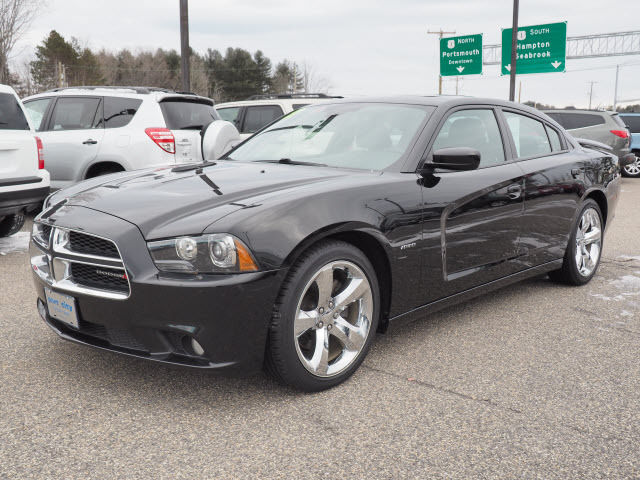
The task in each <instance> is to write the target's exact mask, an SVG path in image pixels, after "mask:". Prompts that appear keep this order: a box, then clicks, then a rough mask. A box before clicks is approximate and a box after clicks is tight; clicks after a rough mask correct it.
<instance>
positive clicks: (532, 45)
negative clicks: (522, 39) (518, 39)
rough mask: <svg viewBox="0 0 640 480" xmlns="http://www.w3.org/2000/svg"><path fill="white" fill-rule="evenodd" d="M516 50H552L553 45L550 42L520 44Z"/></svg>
mask: <svg viewBox="0 0 640 480" xmlns="http://www.w3.org/2000/svg"><path fill="white" fill-rule="evenodd" d="M516 48H517V49H518V50H537V49H538V48H551V43H549V42H533V43H519V44H518V45H517V47H516Z"/></svg>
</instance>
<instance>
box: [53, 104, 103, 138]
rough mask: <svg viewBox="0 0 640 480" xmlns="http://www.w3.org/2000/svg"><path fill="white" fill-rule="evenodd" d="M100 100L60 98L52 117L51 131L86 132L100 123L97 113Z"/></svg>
mask: <svg viewBox="0 0 640 480" xmlns="http://www.w3.org/2000/svg"><path fill="white" fill-rule="evenodd" d="M98 105H100V99H99V98H91V97H83V98H80V97H74V98H68V97H60V98H58V101H57V102H56V106H55V108H54V110H53V115H52V117H51V130H86V129H88V128H95V126H96V124H97V123H99V119H97V118H96V111H97V110H98Z"/></svg>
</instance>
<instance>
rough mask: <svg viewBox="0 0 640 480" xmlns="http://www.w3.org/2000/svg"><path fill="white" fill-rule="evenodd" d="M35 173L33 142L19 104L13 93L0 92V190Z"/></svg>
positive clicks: (35, 158)
mask: <svg viewBox="0 0 640 480" xmlns="http://www.w3.org/2000/svg"><path fill="white" fill-rule="evenodd" d="M37 170H38V156H37V151H36V141H35V138H34V135H33V131H32V130H31V127H30V126H29V123H28V121H27V118H26V116H25V114H24V111H23V110H22V106H21V104H20V101H19V100H18V99H17V97H16V96H15V95H14V94H13V93H9V92H0V187H1V186H2V182H3V181H5V180H7V181H8V180H11V179H15V178H23V177H30V176H34V175H35V174H36V173H37Z"/></svg>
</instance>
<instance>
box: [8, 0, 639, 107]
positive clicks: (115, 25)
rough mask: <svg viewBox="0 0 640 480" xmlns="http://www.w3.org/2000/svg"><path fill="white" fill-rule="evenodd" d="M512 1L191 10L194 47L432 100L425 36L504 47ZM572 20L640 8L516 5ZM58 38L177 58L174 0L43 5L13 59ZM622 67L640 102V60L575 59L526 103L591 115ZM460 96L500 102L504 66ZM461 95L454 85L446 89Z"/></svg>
mask: <svg viewBox="0 0 640 480" xmlns="http://www.w3.org/2000/svg"><path fill="white" fill-rule="evenodd" d="M511 9H512V0H491V1H489V0H391V1H390V0H385V1H378V0H317V1H315V2H302V1H300V0H297V1H292V0H190V2H189V17H190V44H191V47H192V48H193V49H194V50H196V51H198V52H200V53H204V52H205V51H206V50H207V48H215V49H218V50H220V51H222V52H224V50H225V49H226V48H227V47H241V48H244V49H247V50H249V51H251V52H254V51H255V50H257V49H260V50H262V51H263V52H264V53H265V55H266V56H268V57H269V58H270V59H271V61H272V62H273V63H274V65H275V64H276V63H277V62H278V61H280V60H282V59H284V58H289V59H292V60H295V61H297V62H299V63H301V62H303V61H306V62H307V63H309V64H310V65H312V66H313V68H314V70H315V71H317V72H318V73H319V74H322V75H323V76H325V77H327V78H328V79H329V80H330V83H331V85H332V88H331V93H334V94H341V95H348V96H354V95H379V94H404V93H408V94H421V95H432V94H436V93H437V88H438V78H437V74H438V71H439V64H438V48H439V43H438V39H437V36H436V35H428V34H427V30H438V29H439V28H443V29H444V30H445V31H456V32H457V33H458V34H473V33H483V34H484V43H485V44H494V43H499V42H500V32H501V28H506V27H510V26H511V15H512V10H511ZM559 21H567V35H568V36H575V35H587V34H597V33H609V32H618V31H630V30H636V29H640V28H639V27H638V26H637V24H638V22H639V21H640V0H616V1H615V2H605V1H602V0H520V25H534V24H540V23H551V22H559ZM52 29H55V30H57V31H58V32H59V33H60V34H62V35H63V36H64V37H65V38H67V39H69V38H70V37H71V36H74V37H77V38H78V39H80V41H81V43H83V44H87V45H88V46H89V47H91V48H92V49H96V50H98V49H101V48H106V49H108V50H114V51H115V50H118V49H120V48H124V47H126V48H129V49H132V50H139V49H156V48H158V47H161V48H165V49H171V48H175V49H176V50H178V51H179V49H180V29H179V1H178V0H154V1H149V0H126V1H125V0H109V1H94V0H92V1H83V2H81V1H77V0H73V1H72V0H48V1H47V5H46V7H45V8H43V10H42V12H41V14H40V15H39V16H38V17H37V18H36V20H35V21H34V23H33V25H32V27H31V29H30V31H29V32H28V34H27V35H25V37H24V39H23V41H22V42H21V43H20V44H19V45H18V46H17V48H16V51H15V52H14V57H15V60H16V61H17V60H22V59H24V58H25V57H28V56H32V55H33V49H34V47H35V46H36V45H37V44H38V43H40V42H41V41H42V39H43V38H44V37H45V36H46V35H47V34H48V32H49V31H50V30H52ZM616 64H622V65H625V66H624V67H622V68H621V70H620V72H621V75H620V82H619V95H618V97H619V98H621V99H639V100H640V81H638V78H640V55H636V56H621V57H611V58H604V59H586V60H569V61H568V65H567V72H566V73H556V74H553V73H550V74H538V75H521V76H519V77H518V79H519V80H521V81H522V101H526V100H536V101H538V102H543V103H551V104H555V105H558V106H564V105H576V106H582V107H586V106H587V103H588V100H589V95H588V92H589V82H591V81H595V82H597V83H596V84H594V87H593V106H598V105H608V104H611V103H612V102H613V87H614V80H615V65H616ZM459 88H460V93H461V94H464V95H474V96H488V97H499V98H505V97H507V96H508V93H509V83H508V77H501V76H500V71H499V66H497V65H496V66H484V74H483V75H475V76H467V77H461V82H460V84H459ZM443 89H444V93H449V94H453V93H455V81H454V80H451V79H447V80H445V81H444V87H443Z"/></svg>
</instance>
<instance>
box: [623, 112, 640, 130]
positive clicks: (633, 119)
mask: <svg viewBox="0 0 640 480" xmlns="http://www.w3.org/2000/svg"><path fill="white" fill-rule="evenodd" d="M620 118H622V120H623V121H624V123H625V125H626V126H627V127H629V130H631V133H640V115H638V116H635V115H620Z"/></svg>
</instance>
